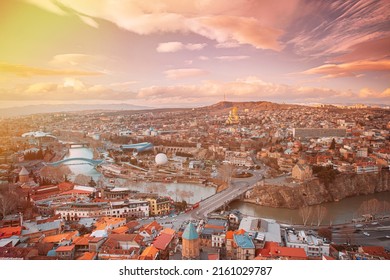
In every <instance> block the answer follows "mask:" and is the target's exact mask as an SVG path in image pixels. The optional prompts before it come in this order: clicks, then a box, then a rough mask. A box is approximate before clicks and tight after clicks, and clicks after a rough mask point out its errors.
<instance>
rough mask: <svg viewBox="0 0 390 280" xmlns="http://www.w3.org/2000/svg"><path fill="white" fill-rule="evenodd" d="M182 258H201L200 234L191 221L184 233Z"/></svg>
mask: <svg viewBox="0 0 390 280" xmlns="http://www.w3.org/2000/svg"><path fill="white" fill-rule="evenodd" d="M182 240H183V244H182V248H183V249H182V258H183V260H197V259H199V235H198V233H197V232H196V229H195V226H194V225H193V224H192V223H191V222H190V223H189V224H188V225H187V227H186V229H185V230H184V232H183V235H182Z"/></svg>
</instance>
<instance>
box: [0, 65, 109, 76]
mask: <svg viewBox="0 0 390 280" xmlns="http://www.w3.org/2000/svg"><path fill="white" fill-rule="evenodd" d="M1 72H3V73H9V74H14V75H16V76H21V77H32V76H97V75H102V74H103V73H101V72H94V71H81V70H74V69H47V68H37V67H31V66H26V65H21V64H9V63H0V73H1Z"/></svg>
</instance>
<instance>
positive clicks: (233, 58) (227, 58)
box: [215, 55, 249, 62]
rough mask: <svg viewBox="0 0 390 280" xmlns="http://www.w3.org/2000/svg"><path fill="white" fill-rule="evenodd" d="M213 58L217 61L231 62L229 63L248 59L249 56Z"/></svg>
mask: <svg viewBox="0 0 390 280" xmlns="http://www.w3.org/2000/svg"><path fill="white" fill-rule="evenodd" d="M215 58H216V59H218V60H221V61H229V62H231V61H237V60H244V59H248V58H249V56H247V55H224V56H216V57H215Z"/></svg>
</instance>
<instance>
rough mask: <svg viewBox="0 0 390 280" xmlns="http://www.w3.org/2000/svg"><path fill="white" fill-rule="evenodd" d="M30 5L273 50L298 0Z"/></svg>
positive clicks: (137, 29) (65, 0)
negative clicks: (285, 0)
mask: <svg viewBox="0 0 390 280" xmlns="http://www.w3.org/2000/svg"><path fill="white" fill-rule="evenodd" d="M29 1H30V2H32V3H33V4H35V5H37V6H39V7H41V8H44V9H47V10H49V11H51V12H53V13H57V14H59V15H63V14H64V13H67V14H69V13H72V14H75V15H76V16H78V17H80V19H81V20H82V21H83V22H85V23H86V24H88V25H91V26H93V27H97V26H98V23H97V22H96V20H97V19H104V20H107V21H110V22H112V23H114V24H116V25H117V26H119V27H121V28H123V29H126V30H128V31H131V32H134V33H137V34H140V35H147V34H152V33H161V32H193V33H195V34H198V35H201V36H204V37H206V38H208V39H211V40H216V41H217V42H218V43H219V44H221V43H230V44H250V45H252V46H254V47H256V48H259V49H273V50H277V51H278V50H280V49H282V46H281V44H280V43H279V42H278V39H279V37H280V36H281V35H282V34H283V28H284V27H286V26H288V24H289V23H290V22H291V21H292V20H293V18H294V17H296V13H295V12H296V9H297V7H298V5H299V0H289V1H288V2H287V3H281V2H280V3H279V2H275V1H273V2H270V1H246V0H237V1H225V0H213V1H181V0H156V1H144V0H123V1H111V0H101V1H94V2H93V3H92V2H86V1H78V0H57V1H56V2H53V1H51V0H29ZM55 3H58V5H55ZM62 7H63V8H62ZM220 46H224V45H220ZM225 46H226V45H225Z"/></svg>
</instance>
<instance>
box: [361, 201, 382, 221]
mask: <svg viewBox="0 0 390 280" xmlns="http://www.w3.org/2000/svg"><path fill="white" fill-rule="evenodd" d="M381 210H382V209H381V203H380V202H379V200H378V199H376V198H373V199H370V200H365V201H363V202H362V204H361V205H360V207H359V211H358V212H359V213H360V214H361V215H371V216H373V217H375V215H377V214H379V213H380V212H381Z"/></svg>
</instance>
